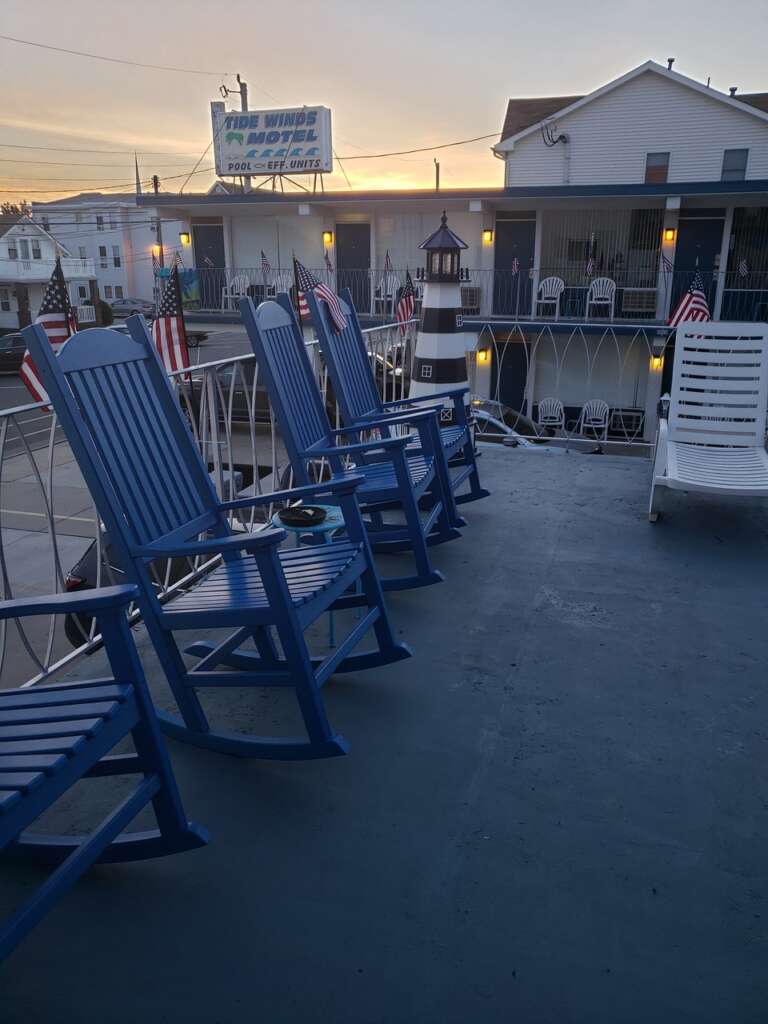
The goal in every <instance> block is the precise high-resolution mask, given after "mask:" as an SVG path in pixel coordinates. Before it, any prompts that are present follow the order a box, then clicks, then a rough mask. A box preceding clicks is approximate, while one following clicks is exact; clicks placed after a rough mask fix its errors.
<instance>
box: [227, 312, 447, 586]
mask: <svg viewBox="0 0 768 1024" xmlns="http://www.w3.org/2000/svg"><path fill="white" fill-rule="evenodd" d="M240 312H241V314H242V317H243V322H244V323H245V327H246V330H247V331H248V336H249V338H250V340H251V344H252V345H253V350H254V352H255V353H256V358H257V360H258V363H259V371H260V372H261V373H262V374H263V376H264V379H265V381H266V384H267V389H268V391H269V395H270V399H271V402H272V407H273V409H274V411H275V416H276V418H277V422H278V425H279V427H280V432H281V435H282V438H283V441H284V443H285V447H286V449H287V451H288V457H289V459H290V462H291V467H292V469H293V473H294V478H295V479H296V480H297V481H298V482H299V484H301V485H302V486H306V485H308V484H309V483H310V481H311V477H310V469H309V467H310V465H311V464H312V463H315V464H317V463H321V464H322V463H323V462H326V463H327V465H328V466H329V467H330V469H331V472H332V476H331V483H333V482H334V481H338V480H344V479H345V478H346V477H347V475H349V473H353V474H354V475H356V476H360V477H361V478H362V482H361V484H360V487H359V488H358V491H357V498H358V502H359V504H360V511H361V512H362V513H363V515H364V516H367V517H368V518H367V519H366V526H367V529H368V536H369V539H370V541H371V544H372V545H373V549H374V551H379V552H390V553H391V552H398V551H408V550H410V551H411V552H412V553H413V558H414V561H415V563H416V572H415V573H414V574H412V575H408V576H390V577H387V576H383V577H382V580H381V582H382V586H383V588H384V590H407V589H411V588H413V587H423V586H429V585H430V584H432V583H439V582H442V580H443V575H442V573H440V572H438V571H437V570H435V569H433V568H432V566H431V564H430V560H429V553H428V551H427V548H428V546H431V545H433V544H441V543H443V542H444V541H447V540H453V539H455V538H456V537H460V536H461V533H460V532H459V530H458V529H456V527H455V526H454V525H453V522H452V517H451V508H452V498H451V494H450V490H449V491H447V492H444V491H443V490H442V485H441V481H440V479H439V477H438V475H437V473H436V471H435V458H434V456H433V455H432V454H430V451H431V446H432V445H433V444H434V443H435V442H434V439H433V434H431V433H430V431H431V430H433V431H436V430H437V419H436V416H435V414H434V412H431V411H426V412H425V413H424V415H423V417H421V418H414V417H412V418H411V420H412V421H413V420H414V419H415V420H416V425H417V428H418V429H419V431H420V437H421V443H422V451H421V452H420V453H418V454H415V455H410V456H409V455H407V453H406V447H407V445H408V444H409V443H410V442H412V441H413V440H414V439H415V438H414V436H413V435H405V436H402V437H384V438H377V439H373V440H370V439H369V440H365V441H358V442H356V443H354V444H337V441H338V440H339V439H342V438H344V437H349V435H353V436H354V435H358V436H359V435H360V434H362V433H370V432H371V431H372V430H373V429H374V428H373V426H371V425H369V424H366V425H365V426H363V427H352V428H346V427H345V428H344V429H343V430H333V429H332V428H331V425H330V423H329V422H328V415H327V413H326V411H325V406H324V404H323V399H322V395H321V394H320V390H319V388H318V386H317V381H316V380H315V376H314V373H313V371H312V364H311V363H310V361H309V356H308V355H307V352H306V348H305V345H304V339H303V337H302V333H301V329H300V327H299V324H298V321H297V320H296V315H295V313H294V311H293V309H292V308H291V304H290V298H289V297H288V296H287V295H286V294H281V296H280V298H279V300H278V302H263V303H262V304H261V305H260V306H259V308H258V309H255V307H254V305H253V302H252V301H251V300H250V299H243V300H242V301H241V302H240ZM430 424H432V426H430ZM346 457H351V458H354V459H355V466H354V468H353V469H348V468H346V467H345V465H344V459H345V458H346ZM420 501H422V502H423V503H424V504H426V505H427V515H426V518H425V520H424V521H423V522H422V519H421V516H420V514H419V502H420ZM393 509H395V510H398V511H402V513H403V515H404V518H405V523H404V525H403V524H401V523H391V522H387V521H385V520H384V518H383V513H384V512H386V511H390V510H393Z"/></svg>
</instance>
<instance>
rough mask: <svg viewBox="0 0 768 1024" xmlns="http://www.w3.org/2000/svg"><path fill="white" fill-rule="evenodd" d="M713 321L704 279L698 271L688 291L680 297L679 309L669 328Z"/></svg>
mask: <svg viewBox="0 0 768 1024" xmlns="http://www.w3.org/2000/svg"><path fill="white" fill-rule="evenodd" d="M711 319H712V317H711V316H710V315H709V304H708V303H707V296H706V295H705V294H704V279H703V278H702V276H701V273H700V271H698V270H697V271H696V273H695V274H694V275H693V280H692V281H691V284H690V286H689V288H688V291H687V292H684V293H683V295H681V296H680V301H679V302H678V304H677V308H676V309H675V311H674V313H673V314H672V316H671V317H670V318H669V326H670V327H677V325H678V324H682V323H686V322H690V321H696V322H698V323H702V322H703V321H705V320H711Z"/></svg>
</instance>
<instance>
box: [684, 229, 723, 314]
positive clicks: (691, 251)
mask: <svg viewBox="0 0 768 1024" xmlns="http://www.w3.org/2000/svg"><path fill="white" fill-rule="evenodd" d="M724 224H725V210H682V211H681V213H680V222H679V224H678V230H677V247H676V249H675V278H674V282H673V288H672V304H671V306H670V313H671V312H672V310H674V308H675V306H676V305H677V303H678V300H679V298H680V296H681V295H682V293H683V292H684V291H685V290H686V289H687V288H688V287H689V285H690V283H691V280H692V279H693V275H694V274H695V273H696V271H697V270H699V271H701V276H702V279H703V281H704V292H705V294H706V296H707V302H709V310H710V313H711V312H712V311H713V307H714V304H715V291H716V290H717V271H718V270H719V264H720V247H721V246H722V242H723V227H724Z"/></svg>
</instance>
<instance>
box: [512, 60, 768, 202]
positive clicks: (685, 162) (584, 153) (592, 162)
mask: <svg viewBox="0 0 768 1024" xmlns="http://www.w3.org/2000/svg"><path fill="white" fill-rule="evenodd" d="M556 124H557V129H558V131H559V132H565V133H566V134H567V135H568V137H569V140H570V141H569V143H568V145H567V146H565V145H563V144H562V143H560V144H559V145H557V146H553V147H551V148H548V147H547V146H545V145H544V142H543V141H542V138H541V134H540V133H539V132H534V133H532V134H531V135H528V136H526V138H524V139H521V140H520V141H518V142H516V143H515V145H514V148H513V150H512V152H511V153H510V154H509V155H508V157H507V185H510V186H515V185H563V184H565V183H566V174H567V176H568V182H567V183H568V184H571V185H589V184H604V185H611V184H617V185H618V184H628V185H629V184H636V183H640V182H642V181H643V180H644V178H645V160H646V154H648V153H658V152H666V151H668V152H669V153H670V158H669V176H668V179H667V180H668V181H669V182H686V181H720V176H721V174H722V165H723V152H724V150H726V149H749V151H750V152H749V163H748V166H747V179H748V180H749V179H755V178H768V121H761V120H760V119H759V118H757V117H754V116H752V115H751V114H748V113H746V112H742V111H741V110H737V109H735V108H733V107H731V106H729V105H728V104H727V103H723V102H722V101H720V100H718V99H716V98H714V97H713V98H710V97H708V96H706V95H703V94H701V93H699V92H696V91H695V90H694V89H691V88H689V87H687V86H685V85H681V84H680V83H678V82H675V81H672V80H671V79H666V78H664V77H662V76H661V75H659V74H657V73H655V72H653V71H647V72H645V73H644V74H642V75H638V77H637V78H634V79H632V80H631V81H629V82H627V83H626V84H625V85H622V86H618V87H617V88H616V89H614V90H612V91H610V92H608V93H606V94H605V95H604V96H600V97H598V98H597V99H595V100H592V101H591V102H590V103H586V104H585V105H584V106H583V107H581V108H580V109H578V110H576V111H574V112H573V113H572V114H569V115H566V116H565V117H562V118H558V119H557V120H556ZM566 151H567V154H566ZM566 156H567V157H568V158H566Z"/></svg>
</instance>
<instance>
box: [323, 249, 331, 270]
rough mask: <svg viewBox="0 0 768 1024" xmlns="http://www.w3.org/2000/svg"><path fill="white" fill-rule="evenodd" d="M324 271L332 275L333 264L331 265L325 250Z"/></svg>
mask: <svg viewBox="0 0 768 1024" xmlns="http://www.w3.org/2000/svg"><path fill="white" fill-rule="evenodd" d="M325 269H326V270H327V271H328V273H329V274H332V273H333V263H331V257H330V256H329V255H328V250H327V249H326V250H325Z"/></svg>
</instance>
